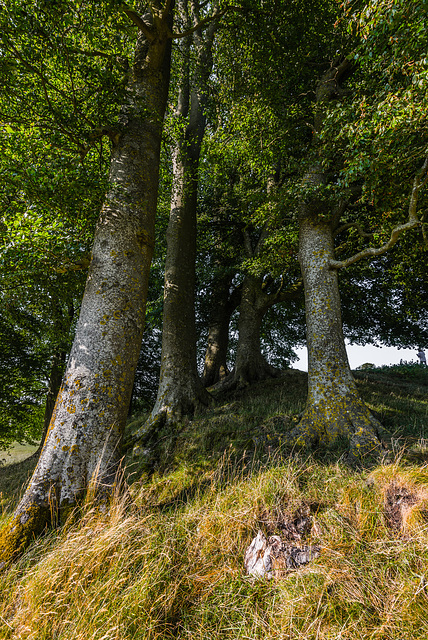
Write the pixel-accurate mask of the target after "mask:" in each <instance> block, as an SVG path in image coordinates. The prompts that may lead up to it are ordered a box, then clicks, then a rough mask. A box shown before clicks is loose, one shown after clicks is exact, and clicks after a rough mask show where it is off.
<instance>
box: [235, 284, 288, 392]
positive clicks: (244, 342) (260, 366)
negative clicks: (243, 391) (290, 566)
mask: <svg viewBox="0 0 428 640" xmlns="http://www.w3.org/2000/svg"><path fill="white" fill-rule="evenodd" d="M269 306H271V305H270V304H269V303H268V300H267V296H266V295H265V294H264V292H263V290H262V282H261V280H260V279H259V278H256V277H254V276H251V275H247V276H245V279H244V282H243V285H242V296H241V304H240V310H239V321H238V329H239V338H238V346H237V350H236V361H235V370H234V374H233V383H234V385H236V386H238V387H243V386H246V385H247V384H250V383H251V382H257V381H259V380H266V379H267V378H272V377H275V376H277V375H278V374H279V371H278V369H276V368H275V367H272V366H271V365H270V364H269V363H268V362H267V360H266V358H265V357H264V356H263V354H262V352H261V348H260V332H261V328H262V322H263V318H264V316H265V314H266V312H267V310H268V309H269Z"/></svg>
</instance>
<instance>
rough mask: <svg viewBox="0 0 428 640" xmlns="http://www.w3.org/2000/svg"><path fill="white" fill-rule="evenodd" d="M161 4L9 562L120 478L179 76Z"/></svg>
mask: <svg viewBox="0 0 428 640" xmlns="http://www.w3.org/2000/svg"><path fill="white" fill-rule="evenodd" d="M155 4H156V3H155ZM158 8H159V12H158V13H156V14H155V15H154V17H153V21H152V24H151V25H149V27H147V31H150V38H147V37H145V36H143V34H142V33H141V32H140V34H139V36H138V40H137V45H136V51H135V63H134V68H133V70H132V73H131V74H130V78H129V82H128V86H127V94H126V101H125V104H124V105H123V108H122V110H121V114H120V132H119V133H118V135H117V136H116V140H115V144H114V146H113V151H112V158H111V165H110V187H109V190H108V193H107V195H106V198H105V201H104V205H103V207H102V210H101V214H100V218H99V221H98V224H97V228H96V231H95V238H94V246H93V251H92V259H91V264H90V267H89V273H88V278H87V282H86V288H85V292H84V296H83V301H82V305H81V311H80V317H79V320H78V323H77V327H76V334H75V339H74V342H73V345H72V349H71V352H70V356H69V359H68V364H67V368H66V371H65V375H64V378H63V381H62V385H61V389H60V391H59V394H58V398H57V401H56V404H55V409H54V411H53V415H52V419H51V422H50V426H49V429H48V433H47V436H46V440H45V442H44V445H43V449H42V452H41V455H40V458H39V461H38V464H37V466H36V469H35V471H34V474H33V477H32V478H31V480H30V483H29V485H28V488H27V490H26V492H25V494H24V496H23V498H22V500H21V502H20V503H19V505H18V507H17V509H16V511H15V513H14V515H13V517H12V520H11V522H9V524H8V525H6V527H5V528H4V529H3V531H2V532H1V534H0V562H2V563H3V564H5V563H6V562H7V561H8V560H10V559H11V558H13V557H14V555H15V554H16V553H17V552H18V551H20V550H21V549H23V548H24V547H25V546H26V544H28V542H29V541H31V539H32V538H33V536H34V535H35V534H36V533H38V532H39V531H40V530H42V529H43V528H44V527H45V526H47V525H49V524H52V523H54V524H55V522H57V521H58V519H60V520H61V519H62V518H63V517H65V516H66V514H67V511H68V509H69V507H71V506H72V505H74V504H75V503H76V500H78V499H79V498H80V497H81V496H82V495H83V494H84V492H85V490H86V488H87V487H88V486H89V485H90V484H91V483H95V484H96V486H97V488H98V493H99V494H101V497H102V496H103V495H104V494H107V495H108V493H109V491H110V490H111V487H112V486H113V483H114V479H115V473H116V470H117V463H118V460H119V457H120V450H119V446H120V441H121V436H122V432H123V429H124V425H125V420H126V415H127V411H128V405H129V399H130V394H131V390H132V384H133V378H134V371H135V367H136V364H137V359H138V355H139V350H140V344H141V338H142V332H143V325H144V314H145V301H146V295H147V287H148V277H149V270H150V263H151V259H152V253H153V244H154V220H155V212H156V201H157V189H158V171H159V154H160V142H161V132H162V122H163V116H164V112H165V107H166V100H167V94H168V84H169V68H170V50H171V39H170V34H171V26H172V23H171V11H170V12H169V14H168V15H163V14H161V6H160V3H159V7H158ZM146 35H147V34H146Z"/></svg>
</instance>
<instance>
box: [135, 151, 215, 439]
mask: <svg viewBox="0 0 428 640" xmlns="http://www.w3.org/2000/svg"><path fill="white" fill-rule="evenodd" d="M186 146H187V141H183V142H181V143H180V144H178V145H177V147H176V149H175V152H174V159H173V160H174V169H173V173H174V186H173V194H172V202H171V214H170V219H169V224H168V230H167V256H166V264H165V288H164V305H163V327H162V355H161V370H160V379H159V387H158V393H157V398H156V403H155V406H154V408H153V411H152V414H151V416H150V418H149V421H148V423H147V424H146V425H145V426H144V429H145V430H146V429H147V428H148V427H149V425H150V424H151V423H153V424H156V425H159V424H160V423H162V424H164V423H165V422H167V423H168V424H174V423H176V422H178V421H179V420H180V419H181V418H182V417H183V416H184V415H192V414H193V412H194V410H195V408H196V407H197V405H198V402H205V403H206V395H207V392H206V391H205V389H204V387H203V385H202V382H201V380H200V378H199V375H198V370H197V363H196V328H195V259H196V196H197V191H196V189H197V170H198V169H197V159H192V158H190V157H189V154H188V151H187V150H186V149H185V148H186ZM183 148H184V149H183ZM137 437H138V434H137Z"/></svg>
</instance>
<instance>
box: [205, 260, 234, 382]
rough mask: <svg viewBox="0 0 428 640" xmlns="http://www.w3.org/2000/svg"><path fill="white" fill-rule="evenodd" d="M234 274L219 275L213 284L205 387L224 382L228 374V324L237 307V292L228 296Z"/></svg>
mask: <svg viewBox="0 0 428 640" xmlns="http://www.w3.org/2000/svg"><path fill="white" fill-rule="evenodd" d="M233 273H234V272H230V271H229V272H226V273H220V275H218V276H217V277H216V278H215V280H214V284H213V289H212V301H211V314H210V321H209V329H208V340H207V349H206V352H205V360H204V373H203V378H202V379H203V383H204V386H205V387H211V386H212V385H213V384H216V383H217V382H220V381H221V380H224V378H226V377H227V376H228V375H229V374H230V371H229V368H228V366H227V350H228V344H229V324H230V317H231V315H232V312H233V311H234V309H236V307H237V306H238V303H239V299H238V297H237V295H234V294H237V293H238V291H237V290H236V289H235V290H234V291H233V293H232V295H231V294H230V287H231V284H232V277H233Z"/></svg>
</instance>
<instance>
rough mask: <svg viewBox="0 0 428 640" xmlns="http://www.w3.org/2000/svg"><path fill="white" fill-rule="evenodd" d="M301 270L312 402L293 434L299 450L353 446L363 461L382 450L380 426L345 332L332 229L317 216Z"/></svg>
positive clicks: (303, 237)
mask: <svg viewBox="0 0 428 640" xmlns="http://www.w3.org/2000/svg"><path fill="white" fill-rule="evenodd" d="M299 257H300V265H301V270H302V274H303V279H304V287H305V304H306V338H307V345H308V399H307V405H306V409H305V412H304V415H303V417H302V419H301V421H300V423H299V425H298V427H297V428H296V430H295V431H294V432H293V433H292V438H293V441H294V443H296V444H297V445H300V446H301V445H306V446H307V445H317V444H322V445H329V444H332V443H333V442H334V441H336V440H337V439H342V440H344V441H347V442H349V443H350V449H351V454H352V455H353V456H354V457H357V458H362V457H364V456H367V455H374V454H376V453H377V451H378V448H379V440H378V438H377V428H378V427H380V425H379V424H378V423H377V421H376V420H375V418H373V416H372V415H371V413H370V411H369V410H368V408H367V407H366V405H365V404H364V403H363V401H362V400H361V398H360V396H359V394H358V391H357V388H356V385H355V381H354V379H353V376H352V373H351V370H350V368H349V364H348V358H347V354H346V349H345V342H344V338H343V332H342V319H341V310H340V293H339V285H338V276H337V271H336V270H332V269H331V268H330V262H331V260H332V259H333V258H334V245H333V234H332V231H331V227H330V224H329V223H328V222H326V221H325V220H324V221H323V220H318V219H317V217H316V216H315V215H314V214H311V213H308V215H306V216H304V215H303V216H302V220H301V225H300V247H299Z"/></svg>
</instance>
